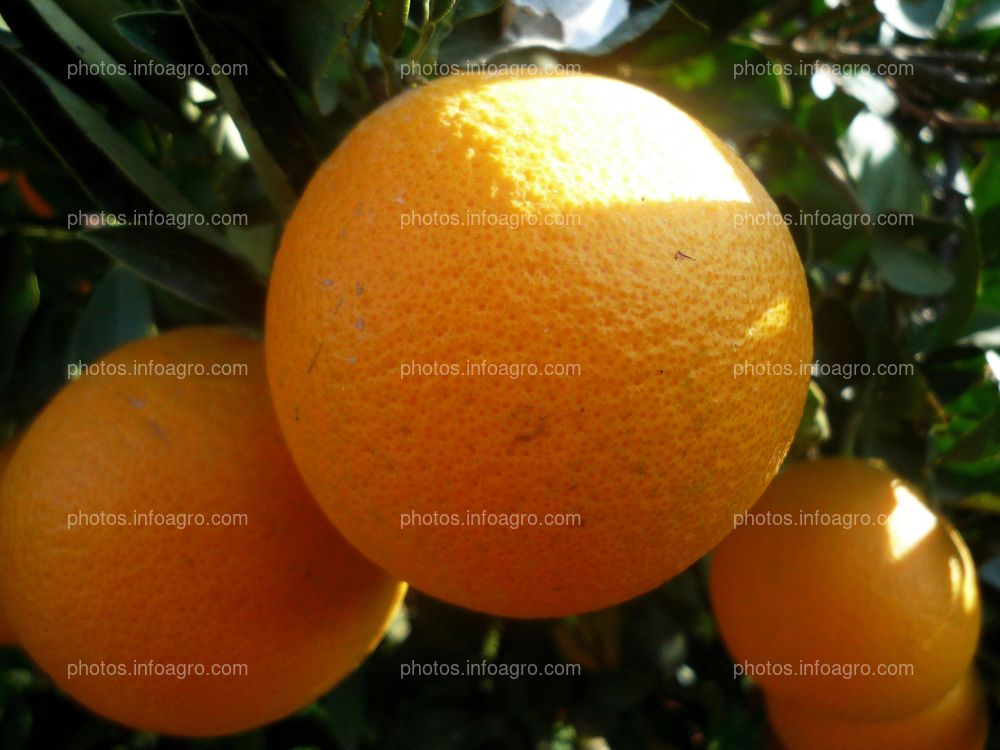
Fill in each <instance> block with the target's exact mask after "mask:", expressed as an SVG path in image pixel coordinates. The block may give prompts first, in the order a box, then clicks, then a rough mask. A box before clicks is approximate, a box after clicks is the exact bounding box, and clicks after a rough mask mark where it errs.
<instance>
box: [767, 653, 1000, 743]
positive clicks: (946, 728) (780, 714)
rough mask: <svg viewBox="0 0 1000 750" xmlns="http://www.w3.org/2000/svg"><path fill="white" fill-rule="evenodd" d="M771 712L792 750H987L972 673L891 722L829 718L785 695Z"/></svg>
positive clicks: (981, 698) (982, 702) (984, 715)
mask: <svg viewBox="0 0 1000 750" xmlns="http://www.w3.org/2000/svg"><path fill="white" fill-rule="evenodd" d="M767 712H768V717H769V719H770V721H771V726H772V727H773V728H774V731H775V733H776V734H777V735H778V737H780V738H781V741H782V743H783V744H784V746H785V748H786V749H787V750H983V748H984V747H985V746H986V734H987V729H988V725H989V715H988V712H987V707H986V696H985V695H984V694H983V688H982V685H981V684H980V682H979V680H978V678H977V677H976V675H975V674H974V673H973V672H969V674H967V675H966V676H965V677H963V678H962V679H961V680H960V681H959V683H958V684H957V685H955V686H954V687H953V688H952V689H951V690H950V691H949V692H948V693H946V694H945V696H944V697H943V698H941V699H940V700H938V701H937V702H936V703H934V704H933V705H931V706H930V707H929V708H925V709H924V710H923V711H920V712H919V713H917V714H914V715H913V716H904V717H903V718H900V719H894V720H891V721H857V720H851V719H839V718H835V717H828V716H823V715H821V714H813V713H810V712H809V711H808V709H805V708H803V707H802V706H801V705H800V704H797V703H791V702H788V701H783V700H780V699H774V700H769V701H768V703H767Z"/></svg>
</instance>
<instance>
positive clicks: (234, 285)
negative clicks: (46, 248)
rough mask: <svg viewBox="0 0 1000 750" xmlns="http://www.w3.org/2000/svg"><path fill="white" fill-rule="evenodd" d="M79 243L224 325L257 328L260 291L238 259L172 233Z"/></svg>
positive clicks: (138, 230) (122, 234) (123, 233)
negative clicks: (222, 320) (224, 321)
mask: <svg viewBox="0 0 1000 750" xmlns="http://www.w3.org/2000/svg"><path fill="white" fill-rule="evenodd" d="M80 237H81V239H83V240H85V241H87V242H89V243H90V244H92V245H93V246H94V247H96V248H97V249H99V250H101V251H103V252H105V253H107V254H108V255H110V256H111V257H112V258H114V259H115V260H117V261H119V262H120V263H123V264H125V265H126V266H128V267H129V268H131V269H132V270H134V271H135V272H136V273H138V274H140V275H141V276H143V277H144V278H146V279H147V280H149V281H150V282H152V283H153V284H156V285H158V286H160V287H163V288H164V289H167V290H168V291H170V292H173V293H174V294H176V295H177V296H178V297H181V298H182V299H185V300H187V301H188V302H191V303H193V304H195V305H198V306H199V307H203V308H205V309H207V310H211V311H212V312H214V313H216V314H218V315H220V316H222V317H223V318H226V319H228V320H231V321H234V322H238V323H245V324H249V325H253V326H257V325H260V322H261V320H262V319H263V309H264V285H263V284H262V283H261V281H260V279H258V278H257V276H256V274H254V272H253V271H252V269H251V268H250V267H249V266H248V265H247V264H246V263H245V262H244V261H242V260H241V259H239V258H236V257H234V256H233V255H230V254H229V253H227V252H226V251H225V250H222V249H221V248H220V247H218V246H217V245H213V244H211V243H209V242H206V241H204V240H201V239H199V238H196V237H192V236H190V235H186V234H184V233H183V232H180V231H178V230H175V229H161V228H152V227H125V228H122V229H98V230H93V231H88V232H82V233H81V234H80Z"/></svg>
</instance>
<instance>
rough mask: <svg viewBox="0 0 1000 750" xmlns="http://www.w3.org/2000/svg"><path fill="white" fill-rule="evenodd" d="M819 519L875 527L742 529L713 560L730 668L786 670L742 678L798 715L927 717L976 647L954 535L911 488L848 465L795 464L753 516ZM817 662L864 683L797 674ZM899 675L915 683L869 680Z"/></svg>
mask: <svg viewBox="0 0 1000 750" xmlns="http://www.w3.org/2000/svg"><path fill="white" fill-rule="evenodd" d="M816 511H820V512H821V513H826V514H840V516H841V518H853V519H859V518H861V516H859V515H849V514H865V513H867V514H869V517H870V518H871V519H872V521H873V523H871V524H867V525H861V524H855V525H853V527H852V528H846V526H847V524H846V523H839V524H837V523H827V524H825V525H820V524H816V523H809V524H803V523H797V522H796V524H795V525H790V524H786V523H785V522H784V521H782V523H771V524H760V523H755V524H753V525H751V524H749V523H746V524H744V525H742V526H741V527H740V528H738V529H737V530H736V531H734V532H733V533H732V534H730V535H729V536H728V537H727V538H726V539H725V541H723V543H722V544H720V545H719V547H718V548H717V549H716V550H715V555H714V559H713V561H712V567H711V572H710V575H709V591H710V594H711V599H712V607H713V610H714V612H715V617H716V620H717V622H718V626H719V630H720V632H721V634H722V638H723V640H724V642H725V644H726V646H727V648H728V650H729V653H730V654H731V655H732V657H733V660H734V661H735V662H736V663H737V664H749V665H754V666H756V667H757V668H758V669H761V668H763V667H762V666H761V665H767V664H769V663H770V664H772V665H788V668H789V670H791V671H792V672H793V674H791V675H785V674H770V675H768V674H759V675H752V676H753V678H754V680H756V681H757V682H759V683H760V685H761V687H762V688H763V689H764V692H765V693H766V694H767V695H768V696H770V697H772V698H773V699H775V700H778V699H781V700H785V701H790V702H795V703H798V704H799V705H800V706H801V707H802V710H803V711H805V712H817V713H826V714H829V715H831V716H841V717H845V718H854V719H877V720H883V719H891V718H896V717H901V716H907V715H910V714H913V713H915V712H917V711H919V710H921V709H923V708H925V707H926V706H929V705H931V704H933V703H934V702H935V701H937V700H938V699H940V698H941V697H942V696H943V695H944V694H945V693H946V692H948V690H949V689H950V688H951V687H952V686H953V685H955V683H956V682H957V681H958V680H959V679H960V678H961V677H962V675H963V674H965V672H966V671H967V670H968V669H969V665H970V664H971V662H972V658H973V655H974V653H975V649H976V644H977V641H978V639H979V632H980V627H981V619H982V615H981V608H980V600H979V591H978V586H977V581H976V572H975V566H974V564H973V561H972V558H971V555H970V554H969V551H968V549H967V548H966V546H965V544H964V542H963V541H962V538H961V536H960V535H959V534H958V532H957V531H956V530H955V529H954V528H952V527H951V525H950V524H948V522H947V521H945V520H944V519H943V518H941V517H939V516H937V515H936V514H934V513H933V512H932V511H931V510H930V509H928V508H927V507H926V506H925V505H924V504H923V501H922V499H920V497H919V495H918V494H917V490H915V489H914V488H913V487H912V486H910V485H908V484H907V483H906V482H904V481H903V480H902V479H900V478H899V477H898V476H896V475H894V474H892V473H891V472H889V471H887V470H885V469H884V468H881V467H879V466H877V465H875V464H873V463H870V462H866V461H862V460H858V459H847V458H831V459H822V460H819V461H814V462H803V463H798V464H794V465H793V466H791V467H789V468H788V470H787V471H786V472H784V473H783V474H782V475H781V476H780V477H778V479H776V480H775V481H774V482H773V483H772V484H771V486H770V487H768V489H767V492H765V493H764V496H763V497H762V498H761V499H760V501H759V502H758V503H757V505H755V506H754V508H753V510H752V514H753V517H754V518H761V519H763V518H766V514H767V513H771V514H772V516H771V517H772V518H782V517H786V515H785V514H788V515H787V518H791V519H792V520H793V521H796V520H797V519H798V518H800V512H801V513H803V514H812V513H814V512H816ZM894 511H897V512H896V513H895V514H894ZM880 517H883V518H884V519H885V521H886V522H885V523H879V522H878V519H879V518H880ZM831 518H832V515H831ZM817 660H818V661H819V662H820V663H821V664H822V665H823V667H824V669H831V668H833V667H834V666H836V667H839V666H840V665H868V667H867V669H869V670H870V674H868V675H864V674H860V673H859V670H860V669H864V667H853V666H852V667H850V669H852V670H853V671H854V672H855V674H854V676H853V677H852V678H850V679H845V677H844V676H843V675H838V674H827V675H822V674H816V673H815V672H816V670H813V672H814V673H812V674H799V673H798V672H799V665H800V663H806V664H810V665H814V664H815V663H816V661H817ZM898 664H907V665H909V664H912V665H913V670H912V674H905V673H903V674H897V675H894V676H889V675H877V674H876V670H877V669H878V667H879V665H898ZM773 671H774V670H773V669H772V672H773Z"/></svg>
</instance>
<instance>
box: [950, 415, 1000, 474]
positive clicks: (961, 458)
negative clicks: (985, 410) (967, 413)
mask: <svg viewBox="0 0 1000 750" xmlns="http://www.w3.org/2000/svg"><path fill="white" fill-rule="evenodd" d="M998 456H1000V408H997V409H994V410H993V411H991V412H990V413H989V414H987V415H986V416H985V417H983V418H982V419H981V420H979V422H978V423H976V425H975V426H974V427H973V428H972V429H971V430H969V431H968V432H966V433H965V434H964V435H962V436H961V437H960V438H958V440H956V441H955V443H954V445H952V446H951V447H950V448H948V449H947V450H944V451H942V452H941V453H940V454H939V455H938V457H937V460H938V461H944V462H948V463H955V462H958V463H967V462H972V461H982V460H984V459H993V458H996V457H998Z"/></svg>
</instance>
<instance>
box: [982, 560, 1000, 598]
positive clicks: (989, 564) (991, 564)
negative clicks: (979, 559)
mask: <svg viewBox="0 0 1000 750" xmlns="http://www.w3.org/2000/svg"><path fill="white" fill-rule="evenodd" d="M979 579H980V580H981V581H985V582H986V583H988V584H989V585H990V586H992V587H993V588H995V589H996V590H997V591H1000V557H994V558H993V559H991V560H987V561H986V562H985V563H983V564H982V565H981V566H980V567H979Z"/></svg>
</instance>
